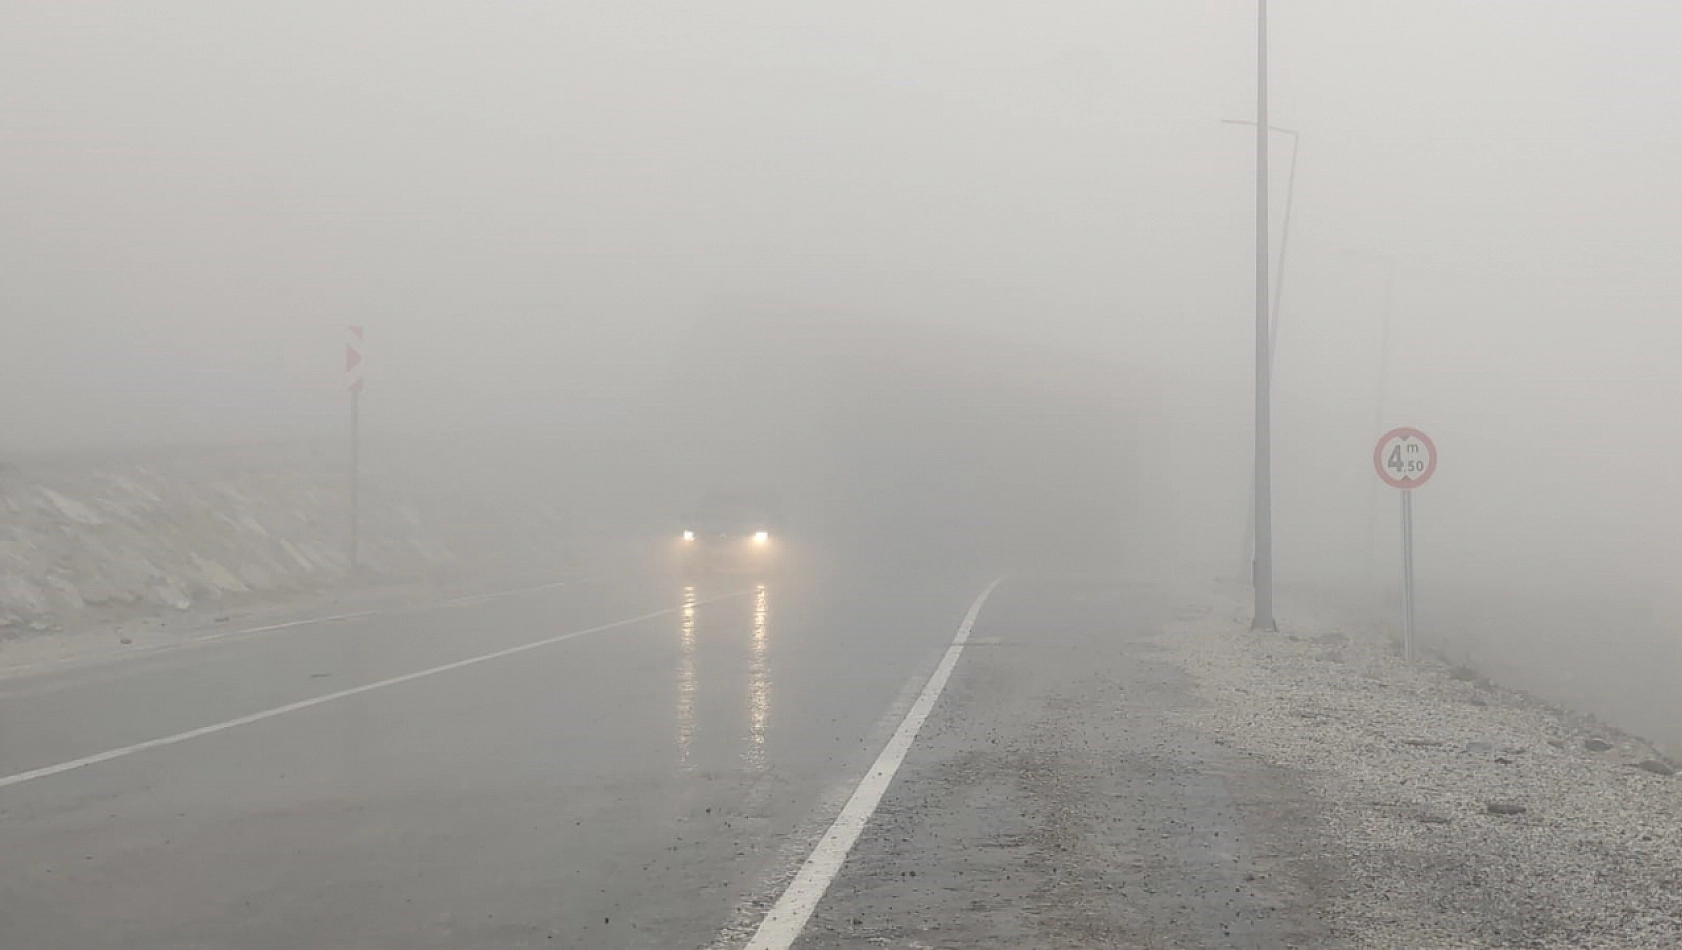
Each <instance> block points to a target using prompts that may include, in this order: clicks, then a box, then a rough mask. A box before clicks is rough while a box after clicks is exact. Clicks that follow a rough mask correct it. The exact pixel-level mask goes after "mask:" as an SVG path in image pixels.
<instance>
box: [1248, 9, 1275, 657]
mask: <svg viewBox="0 0 1682 950" xmlns="http://www.w3.org/2000/svg"><path fill="white" fill-rule="evenodd" d="M1267 135H1268V128H1267V0H1256V471H1255V506H1256V552H1255V558H1254V562H1253V565H1252V568H1251V570H1252V583H1253V586H1254V588H1255V608H1254V613H1253V616H1252V618H1251V620H1250V629H1252V630H1262V631H1272V630H1277V629H1278V625H1277V624H1276V623H1275V622H1274V619H1273V471H1272V468H1273V433H1272V412H1273V393H1272V389H1273V385H1272V374H1271V368H1272V367H1271V363H1272V358H1271V351H1272V348H1271V346H1270V342H1271V341H1270V339H1269V338H1270V337H1271V336H1272V331H1273V328H1272V325H1271V324H1272V320H1271V319H1270V316H1271V314H1270V313H1269V311H1270V307H1271V304H1272V300H1271V298H1270V297H1269V295H1268V263H1269V261H1268V257H1269V255H1268V243H1269V242H1268V237H1269V229H1268V220H1267V200H1268V193H1267V185H1268V182H1267Z"/></svg>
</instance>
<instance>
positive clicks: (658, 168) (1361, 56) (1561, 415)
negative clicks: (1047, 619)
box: [0, 0, 1682, 738]
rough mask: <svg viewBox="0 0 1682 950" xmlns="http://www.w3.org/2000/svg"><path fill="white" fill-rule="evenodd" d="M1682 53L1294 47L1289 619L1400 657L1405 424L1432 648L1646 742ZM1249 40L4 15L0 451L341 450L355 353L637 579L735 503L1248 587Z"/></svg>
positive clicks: (906, 29) (422, 6) (1280, 392)
mask: <svg viewBox="0 0 1682 950" xmlns="http://www.w3.org/2000/svg"><path fill="white" fill-rule="evenodd" d="M1679 30H1682V9H1678V8H1676V7H1674V6H1673V5H1668V4H1660V3H1656V2H1649V0H1612V2H1604V3H1598V4H1593V5H1585V4H1561V3H1543V4H1537V3H1519V2H1516V0H1486V2H1479V3H1475V4H1472V3H1464V2H1458V0H1415V2H1411V3H1406V4H1401V3H1389V4H1349V3H1342V2H1334V0H1303V2H1295V3H1281V4H1278V5H1277V9H1276V11H1275V17H1274V23H1273V39H1274V49H1273V56H1274V66H1275V71H1274V74H1273V95H1274V111H1273V116H1272V120H1273V122H1274V123H1275V124H1277V125H1280V126H1284V127H1288V128H1290V129H1292V130H1295V131H1296V132H1298V133H1299V134H1300V152H1299V153H1298V154H1297V155H1296V156H1295V157H1296V174H1295V177H1294V182H1295V188H1294V191H1295V194H1294V195H1289V196H1288V194H1287V187H1286V186H1287V184H1288V183H1289V181H1290V180H1291V179H1290V178H1289V170H1290V166H1291V161H1292V158H1293V154H1292V149H1291V145H1290V140H1289V139H1288V138H1285V137H1282V136H1281V137H1276V138H1275V140H1274V144H1275V147H1274V149H1273V151H1272V158H1273V160H1274V176H1273V178H1274V181H1273V184H1274V192H1273V195H1274V201H1275V205H1274V207H1275V214H1274V221H1275V222H1276V224H1277V225H1278V228H1277V229H1276V235H1275V247H1276V249H1277V247H1278V245H1279V244H1280V243H1281V242H1282V238H1283V236H1284V235H1283V232H1282V227H1283V222H1284V214H1283V211H1284V210H1285V203H1286V200H1287V197H1290V199H1291V209H1290V210H1291V216H1290V221H1291V227H1292V229H1293V233H1292V234H1291V236H1290V243H1289V257H1288V259H1287V266H1286V270H1285V281H1286V283H1285V287H1284V291H1283V296H1282V302H1281V308H1280V314H1279V320H1280V329H1279V346H1278V351H1277V353H1276V368H1277V379H1276V383H1275V405H1274V409H1275V436H1276V445H1275V477H1274V485H1275V491H1276V499H1275V501H1276V508H1275V518H1274V523H1275V530H1276V537H1277V547H1276V555H1277V572H1278V577H1279V579H1280V584H1281V587H1282V589H1283V590H1285V591H1287V592H1299V593H1300V596H1303V597H1305V598H1312V597H1327V596H1330V597H1332V598H1334V599H1335V600H1336V601H1337V602H1338V603H1340V604H1346V605H1349V606H1351V607H1352V608H1355V609H1359V610H1362V611H1365V612H1366V614H1367V615H1368V616H1370V617H1375V618H1387V619H1388V618H1393V617H1394V607H1395V601H1394V589H1395V587H1396V581H1395V579H1396V578H1398V577H1399V572H1400V567H1399V563H1398V544H1399V542H1398V537H1397V518H1398V515H1397V511H1398V500H1397V498H1396V495H1395V493H1394V491H1392V490H1391V489H1388V488H1385V487H1383V486H1381V485H1379V484H1378V482H1377V480H1376V478H1375V477H1374V474H1373V471H1372V465H1371V451H1372V443H1373V441H1374V440H1375V438H1376V437H1377V435H1378V434H1379V433H1380V432H1382V431H1384V430H1385V429H1388V428H1390V427H1392V426H1395V425H1412V426H1417V427H1419V428H1422V429H1424V430H1426V431H1427V432H1429V433H1430V434H1431V435H1432V436H1433V437H1434V439H1435V441H1436V444H1437V445H1438V447H1439V448H1440V450H1441V455H1442V461H1441V465H1440V467H1439V469H1438V472H1437V474H1436V477H1435V479H1434V481H1433V482H1432V484H1430V485H1429V486H1428V487H1426V488H1425V489H1422V490H1421V491H1420V492H1419V494H1418V496H1417V499H1416V502H1417V518H1418V528H1417V530H1418V535H1419V542H1418V544H1419V565H1418V570H1419V576H1420V585H1421V587H1420V596H1421V611H1422V612H1421V620H1422V624H1423V628H1422V632H1423V634H1424V635H1425V636H1426V638H1427V639H1428V640H1430V641H1432V642H1441V643H1445V644H1447V645H1448V646H1449V648H1450V652H1451V653H1452V654H1453V655H1455V656H1457V657H1463V658H1470V659H1476V660H1477V661H1478V662H1480V663H1482V664H1484V665H1486V666H1489V667H1491V668H1493V669H1495V670H1497V671H1499V672H1500V673H1501V674H1502V675H1504V676H1508V677H1511V678H1513V679H1515V680H1516V681H1518V682H1520V684H1521V685H1533V686H1536V687H1538V688H1546V689H1548V690H1552V691H1554V692H1556V693H1558V694H1561V695H1566V694H1569V695H1568V696H1567V697H1566V698H1570V699H1573V700H1575V701H1578V702H1582V703H1585V704H1588V705H1591V706H1594V707H1597V708H1599V709H1601V710H1603V711H1606V712H1608V713H1611V714H1615V715H1618V716H1622V717H1624V718H1625V719H1626V720H1628V721H1633V722H1635V724H1636V725H1639V726H1642V727H1643V728H1649V729H1654V730H1662V729H1665V728H1669V727H1668V726H1667V725H1665V724H1666V723H1668V722H1669V721H1670V720H1672V719H1674V718H1675V717H1674V715H1673V714H1671V712H1672V711H1670V710H1667V708H1666V707H1665V706H1664V697H1665V696H1668V695H1669V694H1670V693H1671V692H1673V686H1674V684H1673V683H1671V682H1668V681H1664V680H1662V679H1654V678H1652V677H1648V678H1647V679H1645V680H1643V679H1640V678H1638V677H1637V674H1636V672H1635V671H1638V670H1642V669H1650V668H1652V667H1653V666H1654V665H1655V663H1656V662H1657V661H1661V660H1662V661H1666V662H1668V661H1670V660H1671V659H1672V657H1671V651H1672V650H1674V649H1675V648H1674V646H1673V643H1674V641H1676V639H1677V636H1678V633H1679V628H1682V608H1679V607H1678V606H1677V604H1676V603H1675V597H1674V595H1673V593H1672V591H1673V590H1674V588H1675V578H1676V577H1677V576H1678V574H1679V573H1682V540H1679V537H1678V529H1679V528H1682V501H1679V500H1678V498H1677V495H1676V492H1675V490H1674V483H1675V477H1674V473H1675V472H1676V471H1677V470H1678V466H1679V465H1682V448H1679V447H1678V446H1679V445H1682V442H1679V440H1678V438H1677V426H1678V424H1677V422H1676V420H1675V418H1674V416H1675V413H1674V408H1675V407H1676V406H1678V405H1679V404H1682V381H1679V380H1682V377H1679V375H1678V374H1677V373H1676V371H1675V368H1674V366H1675V363H1676V361H1677V359H1678V357H1682V320H1678V319H1677V315H1678V312H1679V307H1678V305H1679V303H1682V271H1679V270H1678V269H1677V267H1676V266H1675V265H1676V261H1677V260H1679V259H1682V232H1679V231H1678V228H1677V222H1678V221H1682V182H1679V179H1678V177H1677V176H1676V175H1675V174H1674V171H1673V166H1674V164H1675V156H1676V154H1677V153H1678V150H1679V147H1682V108H1679V107H1682V60H1679V59H1678V58H1677V57H1676V56H1675V54H1674V45H1675V44H1674V38H1675V37H1676V36H1677V35H1678V31H1679ZM1253 44H1254V22H1253V20H1252V18H1251V17H1250V15H1249V12H1248V11H1247V10H1245V9H1242V8H1241V7H1238V6H1234V5H1233V4H1230V3H1217V2H1213V0H1187V2H1178V3H1174V4H1144V3H1130V4H1119V5H1118V4H1113V3H1110V4H1094V3H1062V4H1056V5H1026V4H993V3H984V4H976V3H963V4H958V3H926V4H915V5H909V6H907V5H904V4H876V3H862V4H861V3H850V4H844V5H836V4H825V5H792V6H791V5H786V4H777V5H772V4H757V3H737V4H728V5H722V6H720V5H710V6H707V7H705V8H698V7H693V6H684V5H666V4H619V3H614V4H607V3H599V4H554V5H518V4H443V3H366V4H354V5H347V4H342V3H318V2H298V3H288V4H283V5H249V4H216V3H164V4H144V5H134V4H114V3H102V4H56V3H13V4H8V5H7V6H6V7H5V9H4V10H0V116H4V119H3V124H0V168H3V169H5V173H4V174H3V175H0V309H3V311H4V318H3V319H0V344H3V345H0V360H3V362H0V399H3V400H4V402H5V404H6V405H7V406H8V407H10V411H8V412H6V413H4V414H3V416H0V455H3V456H4V457H8V458H10V459H11V460H12V461H14V462H16V461H19V460H25V459H42V458H66V457H70V456H71V455H74V456H75V457H78V458H100V457H107V456H120V455H123V454H124V453H134V452H141V451H147V452H157V451H163V450H167V449H168V447H172V446H203V445H217V446H236V445H246V444H257V443H262V444H273V443H308V444H312V445H323V446H342V445H343V444H344V443H345V442H346V441H347V440H348V426H349V422H348V413H349V401H348V397H347V395H346V393H345V391H344V380H343V362H342V361H343V356H342V348H343V346H344V342H345V333H346V330H345V328H346V327H347V326H349V325H352V324H356V325H362V326H365V327H366V328H367V344H366V353H367V358H368V364H367V367H368V368H367V380H368V383H367V390H366V394H365V396H364V398H363V420H362V424H363V431H364V433H365V435H366V440H367V445H366V452H367V458H366V463H367V464H368V465H369V466H370V467H371V468H373V469H377V468H379V467H380V466H381V465H392V464H397V463H396V462H394V461H393V460H396V459H399V458H401V459H405V460H408V461H406V462H405V463H404V464H415V465H420V464H425V463H421V462H417V461H414V460H416V459H424V458H429V457H430V458H432V459H433V461H432V462H431V463H430V464H431V465H434V466H437V467H438V469H439V471H441V472H446V473H447V472H449V471H454V470H453V469H450V468H449V465H450V464H451V463H452V460H453V461H454V462H459V461H461V459H462V457H464V456H474V455H475V454H476V453H480V454H481V460H485V459H494V461H495V463H496V466H497V467H498V468H500V469H502V470H503V471H504V472H505V473H507V472H510V471H512V472H516V473H518V475H519V480H520V483H521V484H524V485H530V486H538V485H541V486H544V490H545V491H546V492H548V493H549V497H550V499H551V500H554V499H559V501H556V502H555V503H559V504H572V505H574V506H576V509H577V510H578V511H579V512H580V515H579V518H580V520H579V521H578V522H577V523H579V524H583V523H584V522H585V521H586V520H587V521H589V523H590V524H591V528H590V531H592V532H594V533H596V534H604V533H611V532H612V531H613V530H614V528H613V525H615V524H618V525H621V526H622V533H623V534H625V535H635V536H636V537H638V538H644V539H649V540H650V542H651V543H652V540H653V539H656V538H659V537H662V536H664V534H665V533H669V532H670V531H672V530H673V529H674V526H675V524H676V519H677V518H678V517H679V514H678V513H679V512H681V511H682V510H683V506H684V505H686V504H687V503H688V502H689V501H690V500H691V498H692V496H693V495H694V494H695V493H697V492H700V491H702V490H704V489H705V487H707V485H709V484H713V483H717V482H729V481H744V480H746V481H757V482H763V483H770V484H774V485H775V486H776V487H777V489H778V490H779V492H780V493H781V494H782V495H783V496H784V498H785V499H786V500H787V501H788V502H789V506H790V508H791V510H793V511H795V512H797V513H799V514H800V515H801V517H800V519H799V522H798V523H800V524H801V525H802V533H803V535H804V536H803V539H802V540H803V543H804V544H805V545H806V546H807V547H808V548H809V549H812V550H817V551H827V552H828V553H829V554H830V555H831V556H834V557H841V556H842V555H840V554H837V553H836V552H841V551H845V552H851V553H850V554H848V555H846V556H848V557H876V556H889V555H896V556H900V557H904V558H906V559H908V560H909V559H910V558H911V557H912V555H911V554H910V553H908V552H915V557H916V558H919V559H926V558H941V557H949V558H971V559H978V560H983V561H986V562H988V563H989V564H998V565H1002V566H1007V567H1017V568H1031V567H1033V566H1035V565H1041V564H1045V563H1047V562H1055V563H1058V564H1071V563H1074V564H1080V563H1084V564H1086V565H1088V566H1094V565H1108V564H1121V565H1124V566H1126V567H1127V568H1128V569H1134V570H1146V569H1148V570H1152V571H1160V570H1164V569H1167V570H1170V571H1172V572H1177V573H1178V574H1179V575H1180V576H1182V577H1195V578H1198V579H1206V580H1208V581H1210V582H1215V581H1223V582H1229V583H1230V582H1232V581H1234V579H1237V578H1241V577H1242V576H1243V575H1244V572H1245V570H1246V568H1245V566H1244V562H1245V539H1246V530H1245V518H1246V493H1247V491H1248V490H1249V463H1250V450H1251V442H1250V438H1251V417H1250V411H1251V409H1250V398H1251V395H1252V388H1251V387H1252V376H1251V373H1252V371H1253V367H1254V362H1253V361H1254V356H1253V353H1254V349H1253V348H1254V337H1253V330H1254V311H1253V300H1254V289H1253V283H1252V282H1253V278H1254V267H1253V261H1254V251H1253V245H1252V241H1253V238H1254V217H1253V215H1254V187H1255V181H1254V172H1253V162H1254V157H1255V156H1254V153H1253V149H1254V136H1253V133H1252V132H1251V131H1250V130H1248V129H1244V128H1242V127H1235V126H1233V125H1228V124H1223V123H1222V120H1234V119H1236V120H1243V119H1248V118H1251V117H1253V115H1254V110H1255V95H1254V75H1253V69H1254V46H1253ZM415 445H425V446H426V447H427V448H426V449H425V451H420V450H416V449H414V448H413V446H415ZM405 446H407V447H408V448H403V447H405ZM382 453H385V454H383V455H382ZM427 453H432V454H431V455H430V456H429V455H428V454H427ZM89 464H93V463H91V462H90V463H89ZM461 471H462V472H464V473H466V472H469V471H473V469H472V468H471V467H464V468H462V469H461ZM462 477H468V476H467V475H465V474H464V475H463V476H462ZM532 490H534V491H535V490H537V489H536V488H535V487H534V488H533V489H532ZM546 503H547V502H546ZM861 552H863V553H861ZM1282 613H1283V616H1284V618H1285V620H1286V622H1287V625H1288V623H1289V619H1290V608H1289V607H1288V606H1287V607H1286V608H1285V609H1284V610H1283V611H1282ZM1538 644H1544V645H1546V648H1545V649H1542V650H1538V649H1537V645H1538ZM1667 668H1669V669H1675V666H1674V663H1670V665H1669V666H1668V667H1667ZM1632 683H1639V684H1640V686H1641V688H1639V689H1633V690H1632V689H1631V684H1632ZM1677 738H1682V736H1679V737H1677Z"/></svg>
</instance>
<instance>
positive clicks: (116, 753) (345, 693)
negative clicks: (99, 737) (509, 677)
mask: <svg viewBox="0 0 1682 950" xmlns="http://www.w3.org/2000/svg"><path fill="white" fill-rule="evenodd" d="M741 596H744V593H743V592H741V591H737V592H736V593H732V594H723V595H720V596H718V597H709V598H707V599H705V600H698V601H695V602H694V606H700V605H702V604H710V603H716V602H718V601H721V600H728V599H730V598H732V597H741ZM687 606H690V605H684V604H680V605H679V606H676V607H667V608H665V609H664V610H656V611H654V612H652V613H646V614H643V615H641V616H638V617H627V618H626V619H624V620H615V621H613V622H612V623H604V624H602V625H601V626H598V627H590V628H589V629H586V630H574V631H572V632H571V633H563V634H561V635H560V636H556V637H549V638H548V639H545V640H537V641H535V642H532V643H524V644H521V645H519V646H516V647H509V648H507V649H505V650H497V651H496V652H494V653H485V654H481V655H479V656H474V657H468V658H467V659H465V660H456V661H455V662H453V663H445V664H444V665H443V666H434V667H432V668H430V669H425V670H419V671H416V672H414V673H404V674H403V675H402V676H393V677H390V678H388V679H383V680H378V681H376V682H373V683H364V684H362V685H361V686H353V687H351V688H350V689H342V690H339V691H338V692H336V693H327V694H325V695H322V696H316V697H314V698H312V699H301V700H299V701H297V702H295V703H287V704H286V705H284V706H275V707H274V708H272V709H265V710H263V711H262V712H255V713H251V714H250V715H246V716H240V717H238V718H235V719H228V720H225V721H223V722H218V723H214V724H212V725H208V726H200V727H199V728H197V729H189V730H187V731H186V732H178V733H176V734H174V735H172V736H162V737H160V738H157V739H147V740H146V741H145V742H136V743H135V744H133V745H126V746H123V747H122V748H120V749H110V750H108V751H105V752H99V753H95V754H94V755H89V756H83V757H82V758H80V759H71V760H70V761H68V762H60V763H58V764H57V765H48V766H43V767H41V768H38V769H31V770H29V771H27V772H18V773H17V774H15V775H7V776H5V777H4V778H0V788H7V787H10V786H12V785H22V784H23V783H25V782H33V781H35V780H36V779H42V778H47V777H49V776H53V775H59V774H61V773H64V772H70V771H73V770H75V769H80V768H86V767H87V766H90V765H98V764H99V763H101V762H110V761H111V760H112V759H121V758H124V757H125V756H130V755H134V754H135V753H137V752H147V751H150V750H152V749H159V748H162V747H164V746H169V745H175V744H177V743H180V742H186V741H188V740H190V739H199V738H202V737H204V736H209V735H215V734H216V733H218V732H226V731H227V730H229V729H236V728H238V727H240V726H249V725H251V724H252V723H254V722H262V721H263V720H265V719H273V718H275V717H276V716H284V715H286V714H287V713H293V712H298V711H299V710H303V709H309V708H311V707H314V706H321V705H324V704H326V703H331V702H334V701H336V700H340V699H345V698H348V697H351V696H359V695H361V694H363V693H371V692H373V691H374V690H377V689H385V688H386V687H388V686H397V685H400V684H402V683H410V682H413V681H415V680H419V679H425V678H427V677H429V676H437V675H438V674H440V673H449V672H451V671H453V670H459V669H464V668H466V667H469V666H476V665H478V664H480V663H488V662H490V661H491V660H500V659H503V658H504V657H510V656H514V655H516V654H520V653H527V652H530V651H532V650H539V649H542V648H543V647H547V646H554V645H555V644H557V643H564V642H566V641H568V640H576V639H577V638H579V637H586V636H589V635H590V634H593V633H602V632H604V631H608V630H613V629H615V628H618V627H628V626H631V625H632V624H638V623H642V622H644V621H646V620H653V619H654V618H656V617H665V616H669V615H671V614H675V613H677V612H678V611H680V610H683V609H685V608H686V607H687Z"/></svg>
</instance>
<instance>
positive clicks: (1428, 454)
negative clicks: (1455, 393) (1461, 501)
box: [1372, 427, 1437, 663]
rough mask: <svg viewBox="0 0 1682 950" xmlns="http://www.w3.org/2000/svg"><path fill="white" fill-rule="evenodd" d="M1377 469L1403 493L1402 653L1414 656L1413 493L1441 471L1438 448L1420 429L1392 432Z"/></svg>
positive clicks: (1375, 455)
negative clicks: (1439, 469)
mask: <svg viewBox="0 0 1682 950" xmlns="http://www.w3.org/2000/svg"><path fill="white" fill-rule="evenodd" d="M1372 464H1373V468H1375V469H1377V470H1378V477H1379V478H1381V479H1383V480H1384V483H1385V484H1386V485H1389V486H1390V487H1391V488H1395V489H1397V490H1399V491H1400V492H1401V493H1402V652H1403V654H1404V655H1405V656H1406V657H1407V661H1408V662H1409V663H1412V662H1413V655H1414V626H1413V490H1414V489H1416V488H1418V487H1420V486H1421V485H1424V484H1425V483H1426V482H1428V481H1430V480H1431V476H1432V475H1433V474H1435V473H1436V471H1437V446H1436V443H1434V442H1432V441H1431V437H1430V436H1428V435H1426V434H1425V433H1423V432H1421V431H1419V430H1418V429H1410V428H1406V427H1403V428H1400V429H1391V430H1390V431H1389V432H1386V433H1385V434H1384V435H1383V436H1381V437H1380V438H1379V440H1378V445H1377V446H1376V447H1374V448H1373V450H1372Z"/></svg>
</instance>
